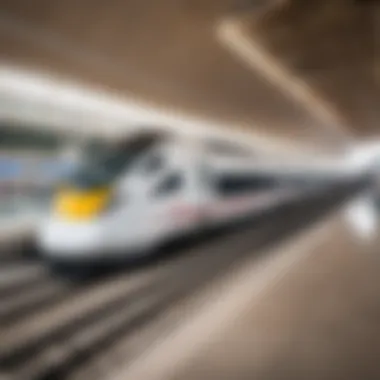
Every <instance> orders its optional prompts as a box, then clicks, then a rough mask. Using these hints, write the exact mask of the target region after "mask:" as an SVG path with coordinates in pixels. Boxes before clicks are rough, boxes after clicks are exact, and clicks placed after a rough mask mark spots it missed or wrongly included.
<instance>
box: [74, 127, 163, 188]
mask: <svg viewBox="0 0 380 380" xmlns="http://www.w3.org/2000/svg"><path fill="white" fill-rule="evenodd" d="M159 141H161V139H159V137H158V136H157V135H155V134H146V135H138V136H134V137H132V138H129V139H126V140H124V141H122V142H118V143H102V142H96V143H91V144H89V145H88V146H86V147H85V149H84V154H83V159H82V160H81V162H80V163H79V165H78V167H77V168H76V170H74V172H73V173H72V174H71V175H70V177H69V178H68V182H69V184H70V185H73V186H75V187H79V188H94V187H103V186H107V185H109V184H110V183H112V182H114V181H115V180H117V179H118V178H119V177H120V176H121V175H123V174H125V173H126V172H127V170H128V169H129V168H130V167H131V165H132V164H133V163H134V162H135V160H136V159H137V158H138V157H141V156H142V155H143V154H146V153H147V152H148V151H150V150H151V149H152V148H153V147H154V146H156V144H157V143H158V142H159Z"/></svg>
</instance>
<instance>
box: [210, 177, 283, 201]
mask: <svg viewBox="0 0 380 380" xmlns="http://www.w3.org/2000/svg"><path fill="white" fill-rule="evenodd" d="M279 186H280V182H279V181H277V180H276V179H275V178H273V177H271V176H263V175H252V176H246V175H231V176H223V177H220V178H218V179H217V180H216V188H217V191H218V192H219V193H220V194H221V195H224V196H229V195H238V194H245V193H249V192H252V191H264V190H272V189H273V188H276V187H279Z"/></svg>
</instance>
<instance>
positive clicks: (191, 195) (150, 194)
mask: <svg viewBox="0 0 380 380" xmlns="http://www.w3.org/2000/svg"><path fill="white" fill-rule="evenodd" d="M339 173H341V174H338V172H332V176H330V177H329V176H328V175H326V171H324V170H321V168H320V167H316V168H315V169H313V166H312V165H311V166H310V165H309V166H305V165H303V166H299V167H298V168H297V166H296V165H294V164H293V165H291V164H289V163H286V162H283V161H282V160H280V161H279V160H278V159H277V160H274V161H273V162H272V163H271V162H270V161H268V159H266V158H265V159H260V157H259V156H257V157H256V156H255V155H253V154H252V153H251V151H247V150H246V149H244V148H242V147H240V146H237V145H235V144H233V143H225V142H220V141H214V140H213V141H210V140H202V141H201V140H191V139H189V138H185V137H181V136H174V135H168V134H165V133H161V132H150V131H148V132H142V133H139V134H136V135H134V136H132V137H128V138H126V139H125V140H123V141H121V140H118V141H116V142H107V143H106V142H104V143H102V144H99V145H98V146H94V147H93V149H92V150H91V149H90V150H89V151H88V152H87V153H85V154H84V155H83V159H82V160H80V161H79V164H78V165H77V167H76V168H75V169H74V170H73V172H72V173H71V174H70V175H69V176H68V177H67V178H66V179H65V180H64V181H63V183H62V184H61V185H60V186H59V187H58V188H57V190H56V194H55V195H54V200H53V202H52V206H51V211H50V213H49V215H48V216H47V217H46V218H45V220H43V222H42V223H41V225H40V226H39V227H38V230H37V234H36V240H37V241H36V242H37V246H38V247H39V250H40V251H41V252H42V254H43V256H45V257H47V258H49V259H51V260H53V261H54V260H56V261H57V262H67V263H76V262H83V261H88V262H94V261H97V260H98V259H101V260H102V259H105V260H108V259H116V258H121V257H125V256H126V255H131V254H137V253H138V254H142V253H143V252H144V253H145V252H150V251H151V249H152V248H154V247H156V246H157V245H159V244H161V243H162V242H164V241H166V240H167V239H171V238H173V237H177V236H179V235H182V234H188V233H191V232H194V231H199V230H202V229H204V228H208V227H210V226H211V227H212V226H217V225H221V224H224V223H226V222H231V221H233V220H237V219H240V218H242V217H245V216H247V215H250V214H254V213H258V212H260V211H262V210H264V209H268V208H270V207H272V206H274V205H275V204H278V203H281V202H284V200H288V199H291V198H293V197H297V196H299V194H301V193H304V192H305V191H306V190H307V189H313V188H315V185H316V184H323V183H325V182H324V181H323V179H326V180H328V181H330V180H334V181H336V180H339V178H338V177H339V175H341V179H342V180H345V179H350V178H352V175H351V174H350V173H345V172H344V171H342V172H339ZM318 176H319V177H318ZM313 181H314V183H313Z"/></svg>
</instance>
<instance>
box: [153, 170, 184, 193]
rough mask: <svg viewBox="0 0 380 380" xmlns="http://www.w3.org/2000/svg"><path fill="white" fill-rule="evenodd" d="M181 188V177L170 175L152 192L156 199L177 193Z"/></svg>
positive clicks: (175, 174)
mask: <svg viewBox="0 0 380 380" xmlns="http://www.w3.org/2000/svg"><path fill="white" fill-rule="evenodd" d="M181 186H182V176H181V175H180V174H179V173H172V174H169V175H168V176H166V177H165V178H164V179H163V180H162V182H160V183H159V184H158V186H157V187H156V189H155V191H154V195H155V196H158V197H162V196H167V195H171V194H173V193H175V192H177V191H178V190H179V189H180V188H181Z"/></svg>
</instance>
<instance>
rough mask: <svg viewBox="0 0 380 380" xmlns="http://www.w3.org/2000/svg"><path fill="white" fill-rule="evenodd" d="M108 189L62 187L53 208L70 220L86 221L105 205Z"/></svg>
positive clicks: (108, 196)
mask: <svg viewBox="0 0 380 380" xmlns="http://www.w3.org/2000/svg"><path fill="white" fill-rule="evenodd" d="M110 197H111V191H110V189H96V190H83V191H81V190H76V189H63V190H61V191H59V192H58V194H57V196H56V198H55V202H54V209H55V212H56V213H57V215H58V216H59V217H61V218H63V219H67V220H71V221H88V220H91V219H93V218H95V217H96V216H97V215H99V213H100V212H101V211H103V210H104V208H105V207H107V205H108V203H109V200H110Z"/></svg>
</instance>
